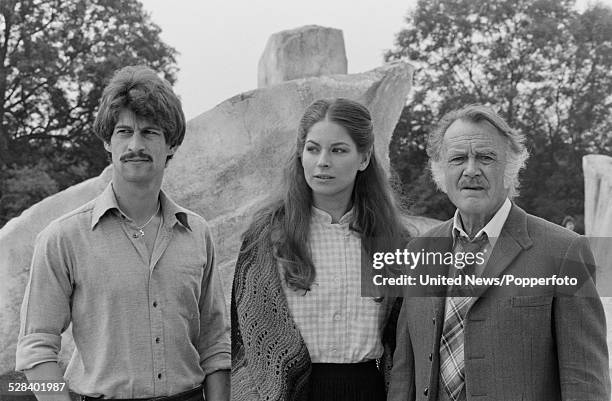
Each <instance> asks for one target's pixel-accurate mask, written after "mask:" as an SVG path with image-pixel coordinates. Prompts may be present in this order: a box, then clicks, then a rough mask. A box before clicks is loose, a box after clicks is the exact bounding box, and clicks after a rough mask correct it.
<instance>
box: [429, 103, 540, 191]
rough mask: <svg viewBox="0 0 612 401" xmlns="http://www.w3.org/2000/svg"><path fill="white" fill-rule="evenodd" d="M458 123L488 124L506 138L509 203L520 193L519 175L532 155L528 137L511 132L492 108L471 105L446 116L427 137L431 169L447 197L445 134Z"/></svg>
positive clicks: (506, 177) (505, 178) (512, 130)
mask: <svg viewBox="0 0 612 401" xmlns="http://www.w3.org/2000/svg"><path fill="white" fill-rule="evenodd" d="M457 120H462V121H467V122H473V123H479V122H482V121H487V122H489V123H490V124H491V125H493V126H494V127H495V128H497V130H498V131H499V133H500V134H501V135H502V136H504V137H505V138H506V143H507V145H508V148H507V152H506V169H505V171H504V187H506V188H509V189H510V191H509V192H508V197H509V198H510V199H512V198H514V197H516V196H517V195H518V193H519V179H518V175H519V172H520V171H521V169H523V168H524V167H525V164H526V163H527V159H528V158H529V152H528V151H527V148H526V147H525V135H524V134H522V133H521V132H520V131H518V130H515V129H512V128H510V126H509V125H508V123H507V122H506V121H505V120H504V119H503V118H501V117H500V116H499V115H498V114H497V113H496V112H495V111H494V110H493V109H492V108H490V107H487V106H484V105H481V104H471V105H468V106H465V107H463V108H461V109H458V110H453V111H451V112H449V113H447V114H445V115H444V116H443V117H442V118H441V119H440V122H439V123H438V125H437V126H436V127H435V129H434V130H433V131H432V132H431V133H430V134H429V136H428V137H427V155H428V156H429V166H430V168H431V174H432V176H433V179H434V182H435V183H436V185H437V186H438V188H439V189H440V190H441V191H442V192H445V193H446V185H445V183H444V174H445V170H444V163H443V160H442V157H443V152H444V151H445V149H444V148H443V144H444V134H445V133H446V130H447V129H448V127H450V125H451V124H452V123H454V122H455V121H457Z"/></svg>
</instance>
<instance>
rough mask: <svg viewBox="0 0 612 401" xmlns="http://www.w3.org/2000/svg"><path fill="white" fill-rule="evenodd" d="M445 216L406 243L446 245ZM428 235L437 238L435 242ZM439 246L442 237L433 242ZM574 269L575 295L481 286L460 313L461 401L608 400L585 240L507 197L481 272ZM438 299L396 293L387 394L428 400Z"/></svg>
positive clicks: (600, 314)
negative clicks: (578, 287)
mask: <svg viewBox="0 0 612 401" xmlns="http://www.w3.org/2000/svg"><path fill="white" fill-rule="evenodd" d="M451 230H452V220H449V221H446V222H444V223H442V224H441V225H439V226H437V227H436V228H434V229H432V230H430V231H429V232H428V233H426V234H425V235H424V236H423V237H421V238H417V239H415V240H414V241H412V242H411V243H410V244H409V248H411V249H414V250H420V249H428V250H431V249H435V248H436V247H440V246H441V247H442V248H446V249H445V250H446V251H448V250H450V248H449V247H450V246H451V245H450V244H451V243H452V242H451V241H448V239H449V238H450V237H451ZM436 239H438V240H436ZM441 244H443V245H441ZM571 272H579V273H580V272H583V273H585V275H586V277H587V278H588V280H585V282H584V286H583V288H582V290H584V291H582V294H584V295H582V296H554V295H557V294H558V293H556V292H555V289H553V291H552V292H550V293H546V292H543V293H540V294H535V295H534V294H531V295H527V296H502V295H500V291H502V289H501V288H499V287H496V286H491V287H489V288H487V289H486V290H485V292H484V293H483V294H482V295H481V296H480V297H479V298H476V299H475V300H474V302H473V304H472V305H471V307H470V309H469V311H468V313H467V315H466V319H465V321H464V347H465V348H464V355H465V377H466V379H465V386H466V387H465V392H466V396H467V400H470V401H472V400H478V401H494V400H495V401H500V400H508V401H521V400H523V401H525V400H533V401H548V400H550V401H553V400H555V401H558V400H601V401H603V400H606V401H608V400H610V375H609V368H608V349H607V345H606V321H605V316H604V310H603V307H602V304H601V301H600V299H599V297H598V296H597V293H596V290H595V287H594V284H595V283H594V275H595V263H594V260H593V255H592V253H591V251H590V248H589V245H588V242H587V240H586V239H585V238H584V237H582V236H579V235H577V234H575V233H573V232H570V231H569V230H566V229H564V228H562V227H560V226H557V225H555V224H552V223H550V222H547V221H545V220H543V219H540V218H538V217H535V216H532V215H529V214H527V213H525V212H524V211H523V210H522V209H520V208H519V207H517V206H516V205H514V204H513V205H512V209H511V210H510V214H509V216H508V219H507V220H506V222H505V224H504V227H503V229H502V232H501V235H500V237H499V239H498V242H497V244H496V246H495V248H494V249H493V251H492V254H491V256H490V259H489V262H488V264H487V266H486V268H485V273H484V274H485V275H488V276H491V277H498V276H501V275H502V274H516V275H517V276H519V275H520V276H529V275H538V276H552V275H554V274H556V275H560V276H562V275H564V274H566V273H571ZM444 307H445V298H444V297H429V298H427V297H420V298H417V297H412V298H410V297H406V298H404V302H403V305H402V309H401V312H400V317H399V321H398V328H397V347H396V350H395V354H394V361H393V369H392V373H391V386H390V390H389V398H388V399H389V400H390V401H400V400H401V401H406V400H417V399H418V400H429V401H432V400H437V399H438V394H439V391H440V389H439V376H440V373H439V367H440V356H439V349H440V337H441V334H442V328H443V323H444Z"/></svg>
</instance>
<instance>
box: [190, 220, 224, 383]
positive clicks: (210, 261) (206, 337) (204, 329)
mask: <svg viewBox="0 0 612 401" xmlns="http://www.w3.org/2000/svg"><path fill="white" fill-rule="evenodd" d="M204 241H205V243H206V252H207V258H206V266H205V269H204V274H203V277H202V292H201V296H200V302H199V307H200V339H199V347H198V348H199V354H200V366H201V368H202V370H203V371H204V374H205V375H209V374H211V373H213V372H215V371H218V370H229V369H230V368H231V348H230V325H229V319H228V318H227V312H226V305H225V297H224V295H223V285H222V283H221V277H220V275H219V272H218V270H217V266H216V264H215V249H214V243H213V240H212V236H211V235H210V232H209V231H208V230H206V232H205V239H204Z"/></svg>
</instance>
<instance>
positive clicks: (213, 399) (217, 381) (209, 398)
mask: <svg viewBox="0 0 612 401" xmlns="http://www.w3.org/2000/svg"><path fill="white" fill-rule="evenodd" d="M204 397H206V401H227V400H229V397H230V372H229V370H218V371H216V372H213V373H211V374H210V375H207V376H206V378H205V379H204Z"/></svg>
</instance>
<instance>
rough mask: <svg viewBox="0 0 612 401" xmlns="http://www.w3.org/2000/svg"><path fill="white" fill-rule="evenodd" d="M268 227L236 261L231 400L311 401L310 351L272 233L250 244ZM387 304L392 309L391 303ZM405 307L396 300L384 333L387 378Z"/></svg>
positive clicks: (255, 232) (247, 241)
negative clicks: (294, 315) (294, 312)
mask: <svg viewBox="0 0 612 401" xmlns="http://www.w3.org/2000/svg"><path fill="white" fill-rule="evenodd" d="M262 232H265V233H266V234H269V227H259V228H257V227H255V228H251V229H250V230H249V231H248V232H247V234H246V235H245V238H244V241H243V243H242V248H241V251H240V255H239V256H238V261H237V262H236V270H235V273H234V282H233V286H232V301H231V319H232V322H231V323H232V330H231V338H232V383H231V389H232V395H231V399H232V400H233V401H254V400H257V401H259V400H267V401H293V400H295V401H298V400H307V399H308V390H309V377H310V372H311V361H310V355H309V354H308V349H307V348H306V344H305V343H304V339H303V338H302V336H301V334H300V332H299V329H298V328H297V326H296V324H295V322H294V320H293V318H292V317H291V314H290V311H289V305H288V303H287V299H286V297H285V293H284V291H283V287H282V285H281V278H280V275H279V273H278V269H277V265H276V260H275V258H274V256H273V255H272V245H271V242H270V239H269V235H265V236H264V238H267V239H266V240H264V241H261V242H260V245H259V246H250V245H251V244H252V242H253V241H254V240H255V239H257V238H258V237H259V236H260V235H261V233H262ZM249 246H250V247H249ZM246 249H248V250H246ZM387 301H393V300H387ZM387 306H388V309H387V310H390V309H391V308H390V306H391V304H390V303H388V302H387ZM400 306H401V303H395V304H394V306H393V310H394V311H395V312H393V313H391V316H389V315H388V322H387V326H386V329H385V332H384V334H383V343H384V347H385V354H384V356H383V358H382V359H381V360H380V361H379V367H380V368H381V370H383V372H384V373H385V376H387V378H388V373H389V371H390V368H391V361H392V355H393V349H394V348H395V323H396V320H397V312H398V311H399V307H400ZM387 385H388V383H387Z"/></svg>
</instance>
